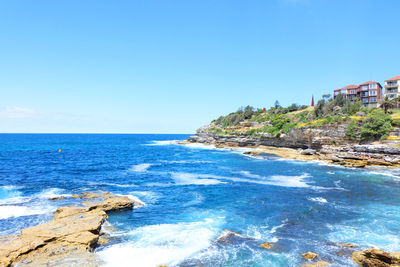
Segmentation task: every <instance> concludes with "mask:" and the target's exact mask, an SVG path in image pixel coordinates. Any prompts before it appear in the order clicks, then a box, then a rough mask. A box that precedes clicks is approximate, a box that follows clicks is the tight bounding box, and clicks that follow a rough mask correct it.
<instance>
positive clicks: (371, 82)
mask: <svg viewBox="0 0 400 267" xmlns="http://www.w3.org/2000/svg"><path fill="white" fill-rule="evenodd" d="M370 83H378V82H375V81H368V82H365V83H362V84H360V85H366V84H370Z"/></svg>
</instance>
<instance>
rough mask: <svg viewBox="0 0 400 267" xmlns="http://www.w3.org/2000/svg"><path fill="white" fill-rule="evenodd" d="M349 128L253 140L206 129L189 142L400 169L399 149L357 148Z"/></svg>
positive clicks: (324, 128) (304, 130) (240, 134)
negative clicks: (350, 135) (249, 148)
mask: <svg viewBox="0 0 400 267" xmlns="http://www.w3.org/2000/svg"><path fill="white" fill-rule="evenodd" d="M346 127H347V123H343V122H342V123H339V124H336V125H325V126H320V127H318V128H311V127H302V128H292V129H290V131H289V132H288V133H287V134H281V135H279V136H273V135H271V134H268V133H261V134H258V135H257V136H252V135H249V134H247V132H248V131H246V130H244V131H241V132H235V133H234V134H229V135H227V134H217V133H215V132H212V131H210V129H212V128H213V127H212V126H205V127H202V128H200V129H198V130H197V133H196V135H194V136H191V137H190V138H189V139H188V140H187V142H191V143H203V144H212V145H215V146H216V147H259V148H261V150H262V152H254V151H253V152H246V153H249V154H254V155H259V154H262V153H267V154H268V153H269V154H276V155H278V156H281V157H285V158H290V159H298V160H323V161H327V162H330V163H333V164H338V165H342V166H346V167H359V168H361V167H365V166H368V165H370V166H396V167H398V166H399V165H400V148H399V147H397V146H389V145H387V144H383V143H369V144H363V145H360V144H357V143H355V142H354V141H351V140H349V139H348V138H347V137H346V134H345V129H346ZM267 147H269V148H267ZM272 147H275V148H272ZM291 148H293V149H291ZM288 149H291V151H288Z"/></svg>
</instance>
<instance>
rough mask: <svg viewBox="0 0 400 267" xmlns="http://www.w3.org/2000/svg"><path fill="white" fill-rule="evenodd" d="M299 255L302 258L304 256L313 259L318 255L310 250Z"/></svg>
mask: <svg viewBox="0 0 400 267" xmlns="http://www.w3.org/2000/svg"><path fill="white" fill-rule="evenodd" d="M301 256H302V257H303V258H305V259H306V260H313V259H315V258H316V257H318V254H317V253H314V252H311V251H308V252H306V253H303V254H301Z"/></svg>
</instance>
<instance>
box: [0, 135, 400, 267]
mask: <svg viewBox="0 0 400 267" xmlns="http://www.w3.org/2000/svg"><path fill="white" fill-rule="evenodd" d="M187 137H188V135H150V134H149V135H136V134H132V135H129V134H121V135H117V134H115V135H114V134H104V135H103V134H0V235H9V234H17V233H18V232H19V231H20V230H21V229H23V228H25V227H28V226H33V225H36V224H39V223H43V222H46V221H49V220H50V219H51V218H52V212H53V211H55V209H56V208H57V207H59V206H64V205H67V204H73V203H74V201H76V200H72V199H68V198H67V199H66V200H61V201H51V200H49V198H50V197H55V196H60V195H70V194H73V193H79V192H81V191H96V190H105V191H110V192H113V193H116V194H121V195H127V196H129V197H131V198H135V197H137V198H139V199H140V200H141V201H143V202H145V203H146V206H144V207H140V208H135V209H134V210H132V211H130V210H129V211H122V212H115V213H110V214H109V219H108V222H107V223H106V225H105V226H104V227H105V228H107V229H113V230H110V231H109V233H110V235H111V239H110V240H111V242H110V243H109V244H107V245H104V246H100V247H99V248H98V249H96V253H97V254H98V255H99V257H100V258H101V259H102V260H103V261H105V262H106V263H107V264H108V265H109V266H138V267H147V266H149V267H155V266H157V265H160V264H166V265H168V266H170V267H171V266H300V265H301V264H303V263H305V261H304V260H303V259H302V258H301V256H300V254H302V253H304V252H307V251H314V252H317V253H318V254H319V258H318V259H319V260H325V261H328V262H331V263H334V264H333V265H331V266H354V264H353V263H352V261H351V260H350V257H349V256H348V251H343V249H342V248H341V247H339V246H337V245H336V243H337V242H348V243H352V244H355V245H358V246H360V247H361V248H362V249H366V248H372V247H375V248H380V249H384V250H386V251H389V252H392V251H400V237H399V235H400V234H399V233H400V178H399V176H397V174H398V173H399V170H396V169H368V170H361V169H345V168H341V167H335V166H329V165H326V164H325V165H324V164H321V163H318V162H314V163H312V162H297V161H289V160H282V159H280V158H277V157H273V156H271V157H266V158H263V159H257V158H252V157H248V156H245V155H243V154H241V152H243V151H237V150H235V151H229V150H218V149H213V148H212V147H206V146H199V145H176V144H174V143H173V142H171V140H184V139H186V138H187ZM59 149H61V150H62V152H61V153H59V152H58V150H59ZM227 229H229V230H233V231H235V232H237V233H239V234H240V236H237V237H236V238H235V239H234V240H233V241H231V242H229V243H219V242H216V241H215V240H216V238H218V237H220V236H221V235H224V234H225V233H226V230H227ZM263 242H276V243H275V245H274V246H273V248H272V249H271V250H267V249H263V248H261V247H259V245H260V244H261V243H263ZM346 253H347V254H346ZM343 255H344V256H343Z"/></svg>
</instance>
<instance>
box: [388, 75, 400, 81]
mask: <svg viewBox="0 0 400 267" xmlns="http://www.w3.org/2000/svg"><path fill="white" fill-rule="evenodd" d="M397 80H400V75H397V76H394V77H393V78H391V79H388V80H386V81H385V82H387V81H397Z"/></svg>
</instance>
